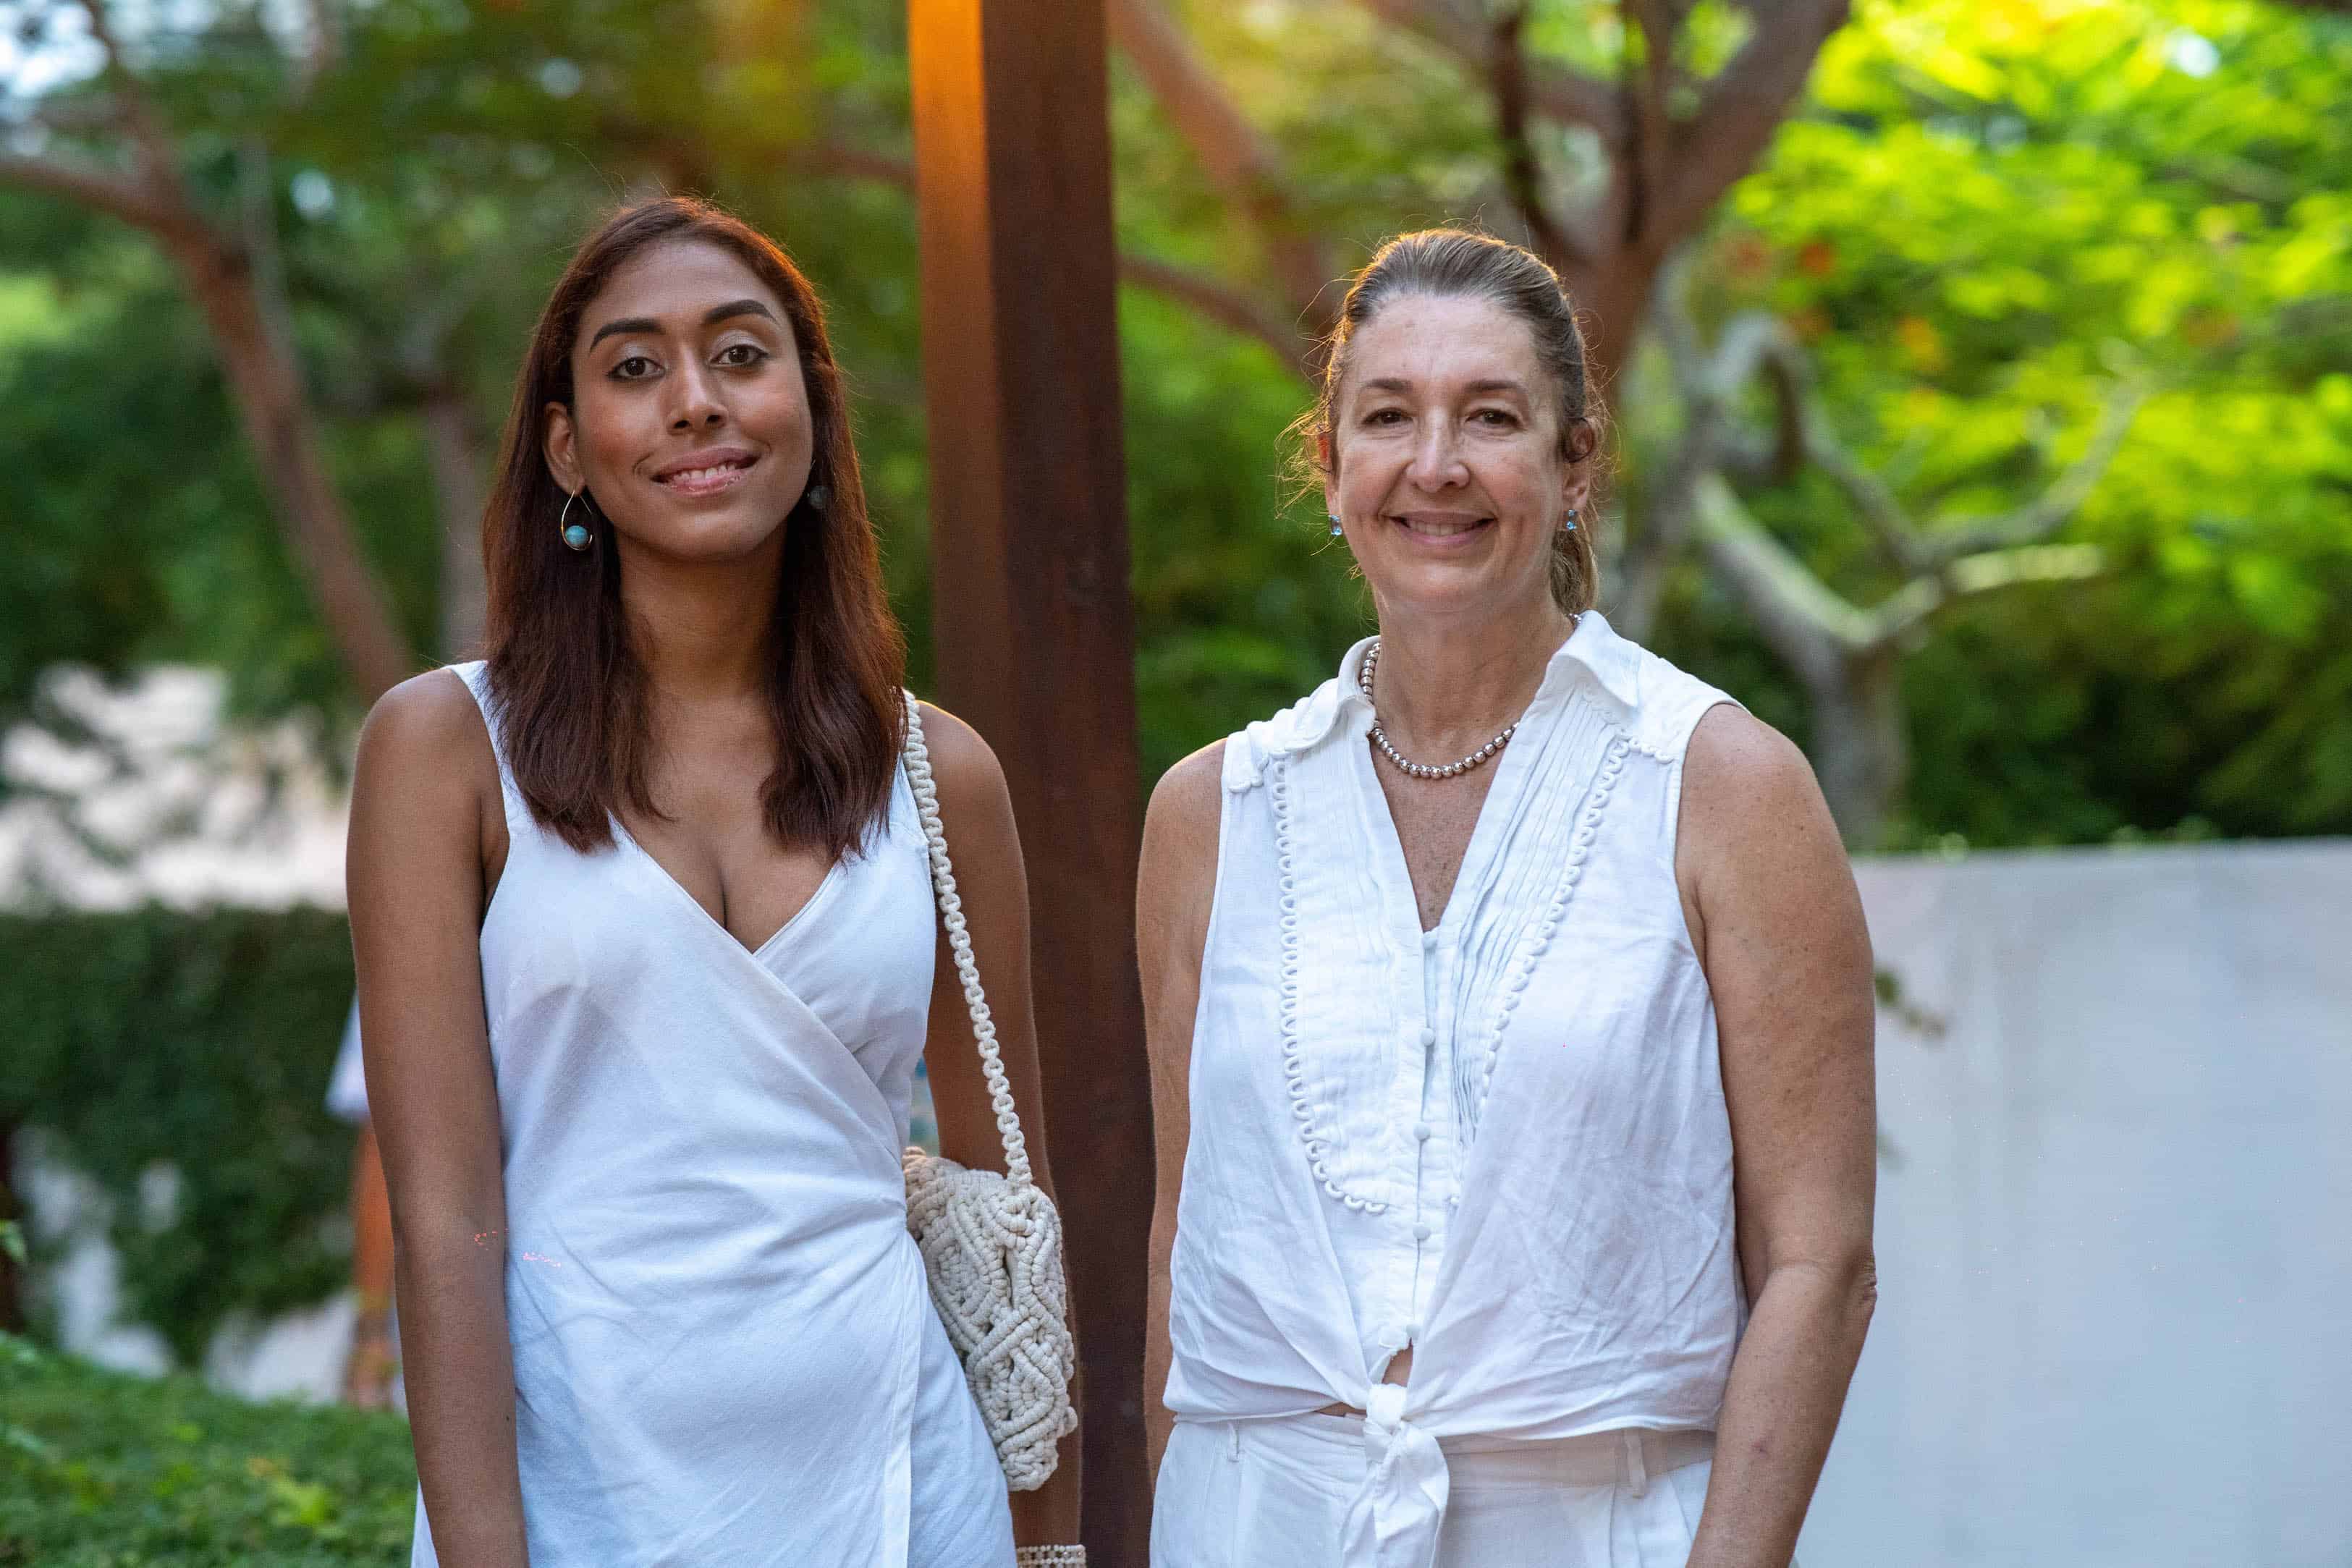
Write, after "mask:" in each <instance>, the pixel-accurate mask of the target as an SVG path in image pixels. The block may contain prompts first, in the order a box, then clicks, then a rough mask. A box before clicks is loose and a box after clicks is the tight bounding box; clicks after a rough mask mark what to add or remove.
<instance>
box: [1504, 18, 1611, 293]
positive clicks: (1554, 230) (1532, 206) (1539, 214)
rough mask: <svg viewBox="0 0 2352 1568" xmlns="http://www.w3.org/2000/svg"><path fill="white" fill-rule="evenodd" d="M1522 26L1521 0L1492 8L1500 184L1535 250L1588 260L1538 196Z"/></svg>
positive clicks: (1555, 260) (1562, 261) (1565, 259)
mask: <svg viewBox="0 0 2352 1568" xmlns="http://www.w3.org/2000/svg"><path fill="white" fill-rule="evenodd" d="M1527 26H1528V8H1527V5H1526V4H1525V0H1519V3H1517V4H1515V5H1506V6H1504V7H1503V8H1502V9H1501V10H1500V11H1499V12H1497V13H1496V17H1495V27H1494V34H1493V58H1492V64H1491V66H1490V67H1489V70H1490V74H1491V75H1492V77H1493V80H1494V89H1495V132H1496V137H1497V138H1498V139H1499V140H1500V141H1502V144H1503V188H1504V190H1505V191H1506V192H1507V193H1508V194H1509V196H1510V199H1511V205H1512V206H1513V207H1515V208H1517V211H1518V214H1519V221H1520V222H1521V223H1523V224H1525V225H1527V230H1528V237H1529V238H1530V239H1532V240H1534V241H1535V247H1536V249H1537V251H1538V252H1539V253H1540V254H1541V255H1542V256H1544V257H1545V258H1546V259H1548V260H1549V261H1550V262H1551V264H1552V266H1553V267H1559V268H1565V267H1571V266H1590V265H1591V263H1592V261H1593V259H1594V251H1593V246H1592V245H1591V242H1590V241H1589V240H1588V239H1586V238H1585V237H1584V236H1582V235H1577V234H1573V233H1571V232H1570V229H1569V228H1568V226H1567V225H1564V224H1563V223H1561V222H1560V221H1559V219H1558V218H1556V217H1555V216H1554V215H1553V214H1552V211H1551V207H1550V204H1549V203H1547V202H1546V201H1545V200H1544V194H1543V178H1542V176H1543V171H1542V169H1541V168H1540V166H1539V165H1538V162H1537V160H1536V150H1535V146H1534V144H1533V143H1532V142H1530V141H1528V60H1527V50H1526V48H1525V47H1524V45H1525V37H1526V33H1527Z"/></svg>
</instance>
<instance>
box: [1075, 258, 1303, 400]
mask: <svg viewBox="0 0 2352 1568" xmlns="http://www.w3.org/2000/svg"><path fill="white" fill-rule="evenodd" d="M1118 276H1119V277H1120V279H1121V280H1122V281H1124V282H1127V283H1131V284H1133V285H1135V286H1136V287H1138V288H1148V289H1150V290H1151V292H1153V293H1154V294H1160V295H1165V296H1166V297H1167V298H1171V299H1173V300H1176V301H1177V302H1178V303H1180V304H1183V305H1189V306H1191V307H1192V308H1193V309H1195V310H1197V311H1199V312H1200V313H1201V314H1202V315H1203V316H1205V317H1207V318H1208V319H1210V320H1212V321H1214V322H1216V323H1217V324H1218V325H1219V326H1221V327H1223V328H1226V329H1229V330H1231V331H1234V332H1238V333H1240V334H1241V335H1242V336H1244V337H1245V338H1255V339H1256V340H1258V341H1259V342H1261V343H1264V344H1265V346H1266V347H1267V348H1269V349H1271V350H1274V352H1275V357H1276V358H1277V359H1279V360H1280V361H1282V362H1283V363H1284V364H1285V365H1287V366H1288V367H1290V369H1292V370H1294V371H1298V372H1300V373H1301V374H1302V375H1303V374H1305V373H1307V361H1308V360H1309V359H1310V358H1311V356H1312V355H1313V352H1314V349H1315V340H1314V338H1313V337H1311V336H1310V335H1309V334H1308V333H1307V331H1305V330H1304V329H1301V327H1300V326H1299V324H1298V323H1297V321H1295V320H1288V321H1286V320H1285V319H1283V317H1282V314H1281V312H1280V311H1279V310H1276V309H1275V308H1272V307H1270V306H1268V305H1266V304H1265V303H1263V302H1262V301H1260V300H1259V299H1257V298H1255V297H1254V296H1252V295H1249V294H1246V293H1244V292H1243V291H1242V290H1240V289H1238V288H1234V287H1232V286H1230V285H1228V284H1225V283H1223V282H1221V281H1219V280H1218V279H1216V278H1213V277H1204V276H1203V275H1202V274H1200V273H1197V272H1188V271H1186V270H1185V269H1184V268H1182V267H1177V266H1175V265H1173V264H1172V263H1170V262H1165V261H1158V260H1154V259H1153V258H1151V257H1150V256H1129V255H1127V254H1125V253H1124V252H1122V253H1121V254H1120V256H1119V257H1118Z"/></svg>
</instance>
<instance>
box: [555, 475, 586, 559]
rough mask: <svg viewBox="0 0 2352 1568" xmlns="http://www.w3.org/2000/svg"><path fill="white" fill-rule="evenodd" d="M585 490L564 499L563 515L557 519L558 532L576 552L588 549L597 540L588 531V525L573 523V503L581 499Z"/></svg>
mask: <svg viewBox="0 0 2352 1568" xmlns="http://www.w3.org/2000/svg"><path fill="white" fill-rule="evenodd" d="M584 489H585V486H583V489H581V490H574V491H572V494H570V495H568V496H566V497H563V512H562V516H560V517H557V518H556V519H555V527H556V531H557V532H559V533H561V534H562V536H563V542H564V543H565V544H567V545H570V546H571V547H572V549H575V550H584V549H587V548H588V547H589V546H590V545H591V544H593V543H594V542H595V538H596V536H595V535H594V534H592V533H590V532H589V531H588V525H587V524H585V523H575V522H573V521H572V502H574V501H576V500H578V499H579V498H580V497H581V496H582V494H583V492H584ZM591 509H592V510H593V503H592V504H591Z"/></svg>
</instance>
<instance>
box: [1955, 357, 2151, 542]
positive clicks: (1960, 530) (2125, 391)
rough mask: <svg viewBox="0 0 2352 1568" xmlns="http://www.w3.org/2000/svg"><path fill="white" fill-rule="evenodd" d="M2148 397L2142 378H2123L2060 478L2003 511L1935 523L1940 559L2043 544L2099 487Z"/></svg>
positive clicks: (2063, 525)
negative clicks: (1947, 523)
mask: <svg viewBox="0 0 2352 1568" xmlns="http://www.w3.org/2000/svg"><path fill="white" fill-rule="evenodd" d="M2146 401H2147V387H2146V385H2145V384H2144V383H2142V382H2137V381H2126V382H2122V383H2121V384H2119V385H2118V386H2117V387H2116V390H2115V392H2113V393H2112V394H2111V395H2110V396H2109V397H2108V399H2107V406H2106V410H2105V413H2102V414H2101V415H2100V419H2099V428H2098V431H2097V433H2096V434H2094V435H2093V436H2092V437H2091V444H2090V446H2089V447H2088V449H2086V450H2085V451H2084V454H2083V455H2082V456H2081V457H2080V458H2078V459H2077V460H2076V461H2075V463H2074V465H2073V466H2072V467H2070V468H2068V469H2067V470H2066V472H2065V473H2063V474H2062V475H2060V476H2058V479H2057V481H2056V483H2054V484H2053V485H2052V486H2050V488H2049V489H2047V490H2045V491H2043V492H2042V495H2041V496H2040V497H2038V498H2037V499H2035V500H2034V501H2032V503H2030V504H2028V505H2026V506H2023V507H2019V508H2018V509H2017V510H2015V511H2013V512H2011V513H2009V514H2008V515H2007V516H2005V517H1995V518H1990V519H1970V520H1967V521H1955V522H1954V523H1953V524H1952V525H1950V526H1949V527H1948V528H1937V530H1936V533H1935V536H1934V544H1935V553H1936V556H1937V559H1939V560H1942V561H1951V560H1955V559H1958V557H1961V556H1964V555H1971V554H1976V553H1978V552H1980V551H1985V550H1998V549H2011V548H2014V547H2016V546H2020V545H2032V544H2039V543H2041V542H2042V541H2043V540H2045V539H2047V538H2049V537H2050V536H2051V535H2053V534H2054V533H2056V532H2057V531H2058V530H2059V529H2060V528H2063V527H2065V526H2066V522H2067V519H2069V518H2070V517H2074V514H2075V513H2076V512H2077V511H2080V510H2081V509H2082V506H2083V503H2084V501H2085V500H2087V499H2089V498H2090V494H2091V492H2092V491H2093V490H2094V489H2095V488H2097V487H2098V483H2099V480H2100V479H2101V478H2102V477H2104V476H2105V474H2106V471H2107V467H2108V465H2110V464H2112V463H2114V461H2115V459H2116V453H2117V452H2119V451H2121V450H2122V449H2123V444H2124V438H2125V437H2126V436H2127V435H2129V434H2131V427H2132V422H2133V420H2135V419H2136V418H2137V417H2138V415H2139V410H2140V405H2141V404H2142V403H2143V402H2146Z"/></svg>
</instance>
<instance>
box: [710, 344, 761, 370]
mask: <svg viewBox="0 0 2352 1568" xmlns="http://www.w3.org/2000/svg"><path fill="white" fill-rule="evenodd" d="M737 355H740V356H741V357H740V358H735V357H734V356H737ZM767 357H768V350H765V349H763V348H761V347H760V345H759V344H757V343H730V344H728V345H727V346H726V347H725V348H723V349H721V350H719V362H720V363H722V364H728V365H733V366H735V367H736V368H737V369H739V370H740V369H741V368H743V367H744V366H747V365H756V364H758V363H759V362H760V361H762V360H764V359H766V358H767Z"/></svg>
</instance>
